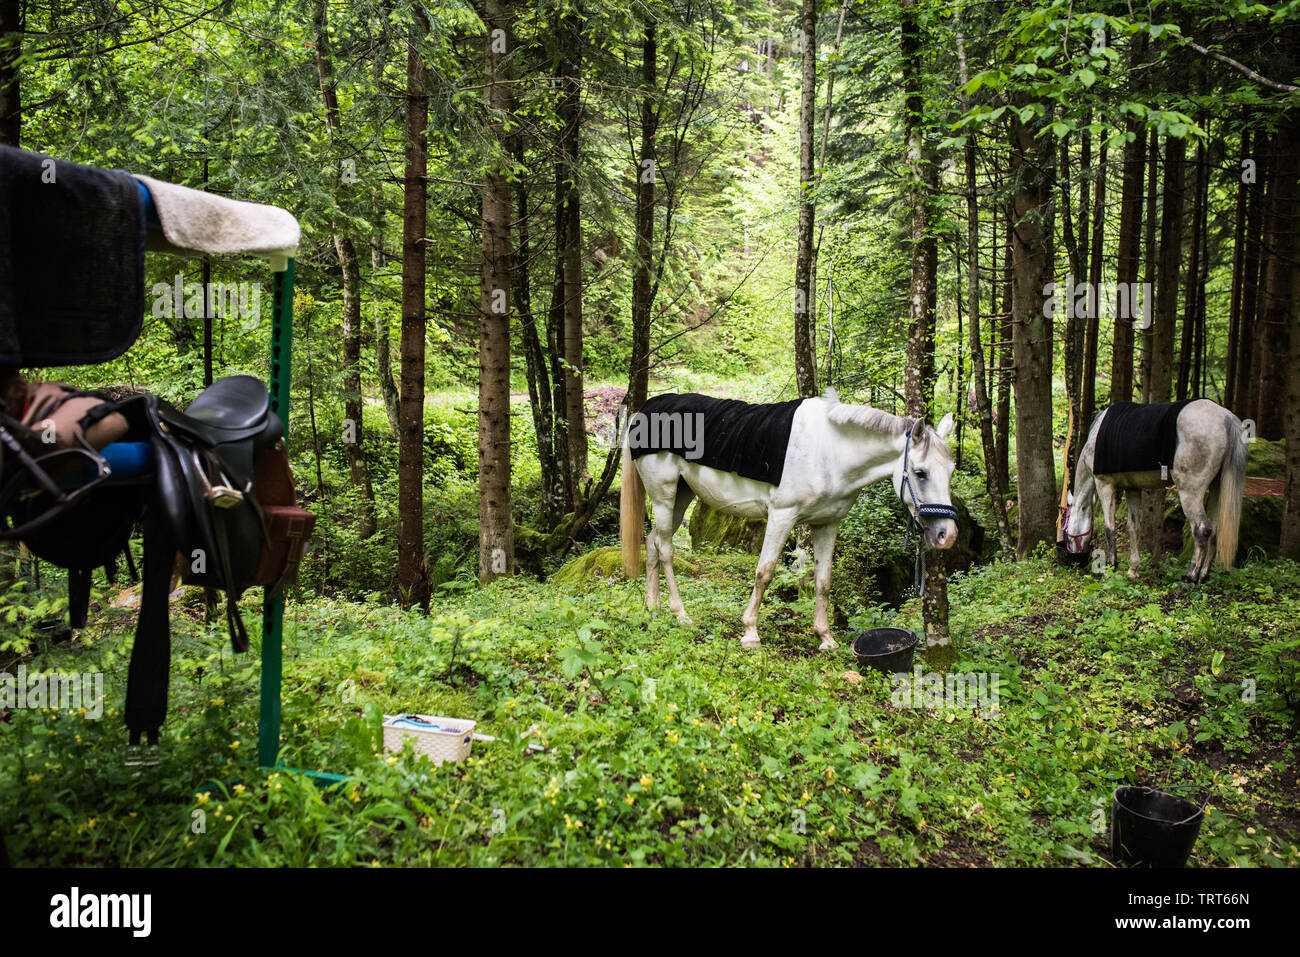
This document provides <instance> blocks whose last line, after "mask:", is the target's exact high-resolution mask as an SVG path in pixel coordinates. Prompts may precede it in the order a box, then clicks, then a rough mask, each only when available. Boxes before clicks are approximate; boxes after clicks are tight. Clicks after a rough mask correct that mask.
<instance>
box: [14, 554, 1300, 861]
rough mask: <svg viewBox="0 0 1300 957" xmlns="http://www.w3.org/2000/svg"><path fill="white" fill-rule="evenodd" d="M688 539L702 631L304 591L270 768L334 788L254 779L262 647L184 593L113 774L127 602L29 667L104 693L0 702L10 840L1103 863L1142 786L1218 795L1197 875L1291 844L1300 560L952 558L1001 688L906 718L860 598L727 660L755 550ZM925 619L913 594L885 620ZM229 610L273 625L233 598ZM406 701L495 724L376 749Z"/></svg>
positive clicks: (317, 850) (769, 609)
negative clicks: (1192, 566)
mask: <svg viewBox="0 0 1300 957" xmlns="http://www.w3.org/2000/svg"><path fill="white" fill-rule="evenodd" d="M691 557H692V559H693V560H694V562H696V563H697V566H698V571H697V572H695V573H693V574H692V573H690V572H685V571H683V574H682V575H681V579H680V581H681V586H682V591H683V597H684V599H685V601H686V605H687V610H688V612H689V613H690V615H691V617H692V619H693V623H691V624H687V625H680V624H678V623H677V622H676V621H675V620H674V619H673V618H672V617H671V616H670V615H668V614H667V611H666V607H665V609H664V610H663V611H662V612H660V613H659V614H657V615H652V614H650V613H648V612H647V611H645V610H644V609H643V608H642V607H641V606H642V587H643V586H642V584H641V583H637V582H623V581H619V580H618V579H617V578H616V577H614V576H612V575H611V576H610V577H609V578H603V579H601V580H595V579H596V576H593V577H592V580H584V581H583V582H582V584H581V587H574V586H564V587H560V586H557V585H555V584H554V583H550V584H547V583H538V582H536V581H531V580H528V579H525V578H522V577H521V578H517V579H514V580H510V581H502V582H498V583H496V584H494V585H492V586H491V587H489V588H486V589H482V590H469V591H463V592H457V593H455V594H449V595H445V596H443V597H442V598H440V599H439V600H438V601H437V604H436V607H435V608H434V610H433V613H432V615H431V616H430V617H424V616H423V615H421V614H419V613H416V612H404V611H400V610H398V609H396V608H393V607H386V606H376V605H363V604H355V603H345V602H341V601H329V600H312V601H310V602H303V603H291V604H290V606H289V608H288V610H287V613H286V636H285V664H284V676H285V677H284V686H283V712H284V725H283V736H282V738H283V747H284V753H283V762H284V764H285V765H286V766H287V767H288V768H300V769H301V768H305V769H319V770H326V771H331V772H336V773H340V774H344V775H346V776H347V777H346V780H345V781H344V783H343V784H342V785H341V786H340V787H339V788H337V789H334V790H329V789H326V788H323V787H321V786H320V785H319V784H317V783H314V782H313V781H312V779H310V778H308V777H306V776H304V775H301V774H299V773H296V772H293V771H289V770H280V771H271V772H267V771H265V770H263V771H257V770H256V769H255V767H254V765H255V757H254V755H255V751H256V738H257V693H258V667H257V661H258V659H257V657H256V655H247V656H234V655H232V654H231V653H230V650H229V647H228V641H227V639H226V637H225V635H224V630H223V629H222V628H221V627H220V626H219V625H205V624H204V623H202V621H201V620H200V619H201V609H198V608H193V607H191V608H189V609H188V610H187V611H186V612H185V613H182V612H181V610H180V609H179V607H178V609H177V614H176V616H175V624H174V631H175V632H176V639H175V645H176V649H175V653H174V658H173V668H172V690H171V707H170V712H169V716H168V722H167V726H166V730H165V733H164V742H163V746H162V748H161V752H160V761H159V763H158V764H157V765H154V766H152V767H144V768H139V767H127V766H125V765H124V763H123V757H124V749H123V745H124V742H125V732H124V729H123V726H122V707H123V694H124V691H125V677H126V666H127V660H128V655H129V646H130V640H131V639H130V636H131V632H132V628H133V614H132V613H131V612H130V611H127V610H121V609H108V610H104V611H100V612H98V613H97V614H95V615H94V616H92V618H93V620H92V623H91V625H90V627H89V628H88V629H86V630H85V632H83V634H82V635H81V637H80V638H79V639H78V640H77V641H76V642H75V643H73V644H72V645H66V644H65V645H53V646H42V647H38V648H37V649H36V650H35V651H34V652H33V653H32V654H31V655H29V656H28V657H27V659H26V660H25V662H24V663H25V664H26V666H27V668H28V669H29V670H37V669H40V670H63V671H77V672H90V671H97V670H102V671H103V672H105V674H106V678H105V691H106V694H107V699H108V706H107V708H106V710H105V713H104V715H103V717H102V718H101V719H100V720H88V719H87V718H86V717H83V716H81V715H78V714H74V713H71V712H55V711H52V710H45V711H41V710H15V711H13V712H12V713H11V715H10V717H9V719H8V720H7V721H4V722H0V831H3V833H4V835H5V839H6V842H7V844H8V849H9V853H10V856H11V857H12V858H13V859H14V862H15V863H17V864H20V865H51V864H57V865H129V866H136V865H198V866H207V865H289V866H295V865H325V866H330V865H336V866H337V865H342V866H355V865H371V864H378V865H385V866H386V865H428V864H436V865H499V864H522V865H537V864H560V865H588V864H590V865H595V864H602V865H653V864H663V865H675V864H690V865H721V864H753V865H764V866H805V865H824V864H830V865H854V864H857V865H870V864H887V865H900V864H901V865H907V864H926V865H975V866H1009V865H1047V866H1053V865H1092V866H1111V862H1110V859H1109V838H1108V830H1107V828H1108V822H1109V816H1110V801H1111V793H1112V790H1113V788H1114V787H1115V786H1117V785H1120V784H1125V783H1147V782H1159V783H1177V784H1188V785H1198V786H1202V787H1203V788H1204V789H1205V791H1204V795H1205V797H1206V798H1207V799H1208V807H1207V814H1206V819H1205V822H1204V825H1203V827H1202V830H1201V834H1200V839H1199V841H1198V843H1197V845H1196V848H1195V851H1194V853H1193V858H1192V862H1191V863H1192V864H1193V865H1196V866H1224V865H1267V866H1288V865H1289V866H1294V865H1296V864H1300V851H1298V850H1297V842H1298V841H1300V834H1298V833H1297V832H1298V831H1300V815H1298V812H1297V807H1300V800H1297V798H1298V796H1300V783H1298V782H1297V772H1296V761H1295V729H1296V724H1295V721H1296V710H1295V709H1296V707H1297V703H1298V699H1297V667H1298V666H1297V658H1298V657H1300V647H1298V644H1297V630H1296V625H1295V622H1296V621H1297V620H1300V598H1297V596H1300V566H1296V565H1293V564H1288V563H1281V562H1272V563H1269V564H1254V565H1248V566H1246V567H1244V568H1239V569H1237V570H1235V571H1232V572H1229V573H1224V572H1221V571H1216V572H1215V574H1214V575H1213V576H1212V578H1211V579H1210V582H1209V583H1208V584H1207V585H1206V586H1203V587H1201V588H1190V587H1188V586H1184V585H1181V584H1178V583H1177V582H1176V576H1177V575H1178V574H1179V571H1180V569H1176V568H1174V567H1172V566H1166V568H1165V569H1163V570H1161V571H1160V572H1156V573H1149V574H1148V576H1147V578H1146V579H1145V580H1143V581H1141V582H1137V583H1132V582H1129V581H1128V580H1126V579H1125V578H1123V577H1122V576H1120V577H1115V576H1112V577H1109V578H1106V579H1104V580H1101V579H1093V578H1089V577H1087V576H1086V575H1082V574H1080V573H1077V572H1074V571H1069V570H1064V569H1059V568H1056V567H1054V566H1052V565H1051V564H1050V563H1049V562H1048V561H1046V560H1045V559H1036V560H1031V561H1026V562H1022V563H1019V564H994V565H991V566H987V567H985V568H982V569H980V570H979V571H978V572H976V573H973V574H970V575H966V576H955V577H954V579H953V581H952V584H951V595H952V605H953V633H954V635H955V638H956V642H957V648H958V656H957V663H956V666H955V671H957V672H961V673H962V674H963V675H970V676H975V675H979V674H983V675H984V676H985V678H986V679H987V682H986V691H988V692H989V693H991V688H992V677H993V676H994V675H996V677H997V686H996V687H997V700H996V707H992V706H991V704H992V703H991V702H990V701H989V700H988V697H989V695H988V694H986V696H985V698H984V699H982V700H980V701H971V700H967V701H966V702H965V703H964V706H960V707H959V706H955V705H954V704H953V702H951V701H950V700H949V701H946V702H939V701H937V700H934V699H933V698H932V697H931V698H930V700H928V702H927V696H926V695H919V696H918V697H920V699H921V700H920V701H919V702H916V703H918V704H921V705H923V706H922V707H916V708H913V707H908V706H905V704H906V702H904V701H902V699H901V698H900V696H899V695H898V694H897V690H898V689H897V688H894V687H891V682H890V680H889V679H887V678H886V677H885V676H883V675H879V674H876V673H874V672H871V671H869V670H866V669H863V670H862V671H861V672H858V671H857V664H856V662H855V660H854V658H853V656H852V654H851V653H850V651H849V650H848V645H849V639H850V637H851V635H852V634H853V633H854V631H855V630H856V629H858V628H860V627H863V626H866V625H868V624H871V623H876V622H881V621H885V620H887V619H889V618H890V615H889V614H888V613H885V612H883V611H881V610H876V611H875V612H873V613H872V614H870V615H869V616H867V617H865V618H861V619H851V620H850V623H849V625H848V627H844V628H840V629H838V631H837V638H838V639H839V641H840V647H839V648H837V649H836V650H834V651H832V652H829V653H817V651H816V647H817V641H816V639H815V637H814V636H813V633H812V603H811V600H810V599H808V598H807V597H800V592H799V590H798V589H788V590H786V591H785V592H780V590H778V592H780V593H778V594H776V595H769V598H768V600H767V601H766V602H765V603H764V607H763V614H762V618H761V620H760V630H761V633H762V636H763V639H764V640H763V645H762V647H761V649H760V650H758V651H745V650H743V649H742V648H741V647H740V643H739V641H738V636H739V632H740V627H739V617H740V612H741V609H742V607H743V604H744V602H745V600H746V599H747V597H748V593H749V588H750V582H751V576H752V572H753V567H752V565H753V558H752V557H751V556H747V555H743V554H737V553H721V554H711V553H705V552H699V553H695V554H693V555H692V556H691ZM787 574H788V573H787ZM781 594H788V595H789V600H782V598H781ZM665 606H666V600H665ZM916 614H917V611H916V607H915V602H913V603H912V605H910V606H908V607H907V608H906V609H905V610H904V612H903V614H901V615H900V616H898V617H897V618H896V620H897V621H899V622H902V623H904V624H908V625H912V626H914V625H916V624H917V619H916ZM246 617H247V618H248V620H249V622H250V625H251V624H253V620H254V619H256V618H257V617H258V616H257V615H256V614H255V613H254V606H253V605H252V604H251V603H250V604H249V605H248V611H247V613H246ZM254 631H256V629H254ZM917 660H918V663H920V660H921V659H920V657H919V656H918V659H917ZM859 674H860V675H861V677H859ZM971 687H972V688H973V687H974V685H973V684H972V685H971ZM921 688H924V689H932V688H933V683H932V682H931V683H929V684H926V683H923V684H922V686H921ZM918 690H920V689H918ZM927 703H928V704H929V705H930V707H925V706H924V705H926V704H927ZM394 712H420V713H428V714H435V715H447V716H453V717H462V718H472V719H474V720H476V721H477V722H478V728H477V730H479V731H480V732H483V733H486V734H489V735H493V736H495V737H496V739H497V740H495V741H493V742H475V743H474V746H473V752H472V755H471V757H470V758H469V759H468V760H467V761H465V762H464V763H461V764H448V765H443V766H442V767H433V766H431V765H430V764H428V763H427V761H425V760H424V759H417V758H416V757H415V756H414V754H413V753H412V752H411V751H410V750H409V749H408V750H407V751H405V752H404V753H401V754H389V755H386V754H384V753H383V752H382V751H381V750H379V749H377V744H378V741H379V727H378V726H379V722H380V716H381V715H382V714H385V713H394ZM530 743H531V744H534V745H539V746H541V747H543V748H545V749H546V750H542V751H536V750H534V751H531V752H528V753H526V752H525V748H526V746H527V745H528V744H530Z"/></svg>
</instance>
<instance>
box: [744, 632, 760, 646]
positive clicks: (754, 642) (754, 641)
mask: <svg viewBox="0 0 1300 957" xmlns="http://www.w3.org/2000/svg"><path fill="white" fill-rule="evenodd" d="M740 647H742V648H757V647H758V635H753V636H752V637H751V636H750V635H745V636H744V637H743V638H741V639H740Z"/></svg>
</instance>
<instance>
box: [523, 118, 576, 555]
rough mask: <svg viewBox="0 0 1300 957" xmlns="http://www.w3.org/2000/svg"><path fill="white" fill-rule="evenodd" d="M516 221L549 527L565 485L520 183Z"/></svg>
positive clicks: (530, 376) (545, 519)
mask: <svg viewBox="0 0 1300 957" xmlns="http://www.w3.org/2000/svg"><path fill="white" fill-rule="evenodd" d="M513 141H514V142H513V146H514V157H515V163H516V164H517V165H518V166H519V168H520V169H524V168H525V167H524V143H523V137H522V135H521V134H519V133H518V132H516V134H515V136H514V137H513ZM515 196H516V202H517V204H518V205H517V211H516V217H517V219H516V222H517V223H518V226H517V231H518V235H519V242H518V243H517V244H515V245H514V247H513V249H512V251H511V256H512V259H513V266H512V268H511V286H512V288H513V289H514V297H513V298H514V305H515V312H517V313H518V314H519V338H520V341H521V342H522V343H523V347H524V367H525V370H526V374H527V378H528V404H529V407H530V408H531V409H532V412H533V432H534V433H535V434H536V436H537V459H538V464H539V466H540V467H541V472H542V507H541V522H542V527H543V528H548V529H549V528H551V527H552V526H553V525H554V523H555V519H556V517H557V514H558V512H559V510H560V509H561V507H562V506H563V504H564V501H565V498H564V487H563V483H562V482H561V480H560V466H559V464H558V462H557V461H556V454H555V407H554V405H553V404H552V402H551V399H552V393H551V377H550V372H549V369H548V367H547V364H546V351H545V350H544V349H543V348H542V342H541V337H540V336H539V335H538V333H537V317H536V316H535V315H534V313H533V302H532V285H531V281H530V279H529V272H528V264H529V262H530V261H531V260H532V248H531V243H530V239H529V221H530V217H531V213H530V211H529V208H528V190H527V188H526V187H525V185H524V184H523V183H522V182H521V183H520V184H519V187H518V188H517V189H516V190H515Z"/></svg>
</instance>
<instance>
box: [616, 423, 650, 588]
mask: <svg viewBox="0 0 1300 957" xmlns="http://www.w3.org/2000/svg"><path fill="white" fill-rule="evenodd" d="M628 431H629V430H627V429H625V430H624V434H623V483H622V486H621V487H620V489H619V493H618V537H619V544H620V545H622V547H623V574H624V575H626V576H627V577H628V578H639V577H641V535H642V532H643V531H644V529H645V486H644V485H643V484H641V473H640V472H638V471H637V470H636V463H635V462H633V460H632V448H631V446H630V445H629V440H628V435H627V432H628Z"/></svg>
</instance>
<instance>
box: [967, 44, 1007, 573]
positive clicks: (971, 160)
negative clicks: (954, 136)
mask: <svg viewBox="0 0 1300 957" xmlns="http://www.w3.org/2000/svg"><path fill="white" fill-rule="evenodd" d="M957 62H958V64H959V68H960V71H961V83H962V86H963V87H964V86H965V85H966V82H967V79H968V76H967V69H968V68H967V64H966V38H965V36H964V35H963V33H962V30H961V28H960V27H959V28H958V30H957ZM962 109H963V110H969V109H970V97H969V96H966V95H963V96H962ZM965 160H966V256H967V259H968V265H967V270H966V302H967V312H968V313H969V316H970V357H971V384H972V387H973V388H974V390H975V410H976V414H977V415H978V416H979V428H980V443H981V445H982V447H983V449H984V463H985V467H984V469H983V472H984V488H985V490H986V491H987V492H988V496H989V505H990V507H991V508H992V510H993V518H994V520H995V521H996V522H997V526H998V541H999V542H1000V543H1001V545H1002V554H1003V555H1007V556H1009V555H1011V554H1012V545H1011V528H1010V525H1009V523H1008V521H1007V503H1006V499H1005V497H1004V495H1003V491H1002V489H1001V488H999V487H998V479H997V471H996V469H994V468H993V467H992V465H993V462H994V461H995V460H996V458H997V451H996V449H995V447H994V439H993V409H992V407H991V405H990V402H989V394H988V389H987V388H986V387H985V370H984V341H983V339H981V338H980V285H979V268H980V265H979V263H980V225H979V222H980V221H979V191H978V189H977V183H976V179H975V137H974V135H973V134H972V135H969V136H967V137H966V148H965ZM995 246H996V242H995ZM993 285H994V286H995V287H996V285H997V284H996V282H994V283H993ZM992 324H993V323H990V325H992ZM957 391H958V396H957V401H958V408H959V409H960V410H961V414H962V415H965V409H964V408H963V406H964V403H965V396H964V395H962V394H961V390H960V389H958V390H957Z"/></svg>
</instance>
